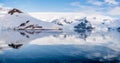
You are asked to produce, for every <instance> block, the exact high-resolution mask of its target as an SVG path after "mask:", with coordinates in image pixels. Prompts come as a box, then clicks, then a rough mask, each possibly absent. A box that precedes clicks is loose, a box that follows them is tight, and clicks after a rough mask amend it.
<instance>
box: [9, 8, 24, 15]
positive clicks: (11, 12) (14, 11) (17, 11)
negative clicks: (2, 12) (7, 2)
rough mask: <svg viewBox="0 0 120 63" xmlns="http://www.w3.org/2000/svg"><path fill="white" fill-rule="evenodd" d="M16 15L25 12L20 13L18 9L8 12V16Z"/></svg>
mask: <svg viewBox="0 0 120 63" xmlns="http://www.w3.org/2000/svg"><path fill="white" fill-rule="evenodd" d="M14 13H23V12H22V11H20V10H18V9H16V8H14V9H12V10H10V11H8V14H10V15H13V14H14Z"/></svg>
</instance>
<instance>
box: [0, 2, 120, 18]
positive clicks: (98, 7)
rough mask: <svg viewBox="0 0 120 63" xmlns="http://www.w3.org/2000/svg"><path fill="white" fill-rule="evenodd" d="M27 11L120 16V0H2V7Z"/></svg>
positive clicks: (0, 7)
mask: <svg viewBox="0 0 120 63" xmlns="http://www.w3.org/2000/svg"><path fill="white" fill-rule="evenodd" d="M2 8H17V9H21V10H24V11H26V12H83V13H88V14H92V13H96V14H105V15H112V16H120V0H0V9H2Z"/></svg>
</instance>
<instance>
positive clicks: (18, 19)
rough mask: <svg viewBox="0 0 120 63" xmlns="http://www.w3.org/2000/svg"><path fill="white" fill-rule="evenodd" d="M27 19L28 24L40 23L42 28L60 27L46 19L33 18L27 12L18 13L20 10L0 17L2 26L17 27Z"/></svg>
mask: <svg viewBox="0 0 120 63" xmlns="http://www.w3.org/2000/svg"><path fill="white" fill-rule="evenodd" d="M26 21H29V23H28V24H26V26H28V25H39V26H42V28H44V29H56V28H58V27H59V26H58V25H55V24H53V23H50V22H45V21H42V20H38V19H36V18H33V17H31V16H30V15H28V14H26V13H18V12H15V13H13V14H12V15H11V14H5V15H4V17H2V18H1V19H0V25H1V28H17V27H18V26H19V25H21V24H22V23H26ZM24 27H25V26H24Z"/></svg>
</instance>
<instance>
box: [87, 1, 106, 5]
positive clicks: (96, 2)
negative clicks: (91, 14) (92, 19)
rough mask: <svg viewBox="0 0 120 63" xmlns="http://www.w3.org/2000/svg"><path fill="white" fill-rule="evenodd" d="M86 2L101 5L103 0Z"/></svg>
mask: <svg viewBox="0 0 120 63" xmlns="http://www.w3.org/2000/svg"><path fill="white" fill-rule="evenodd" d="M88 3H90V4H93V5H98V6H101V5H103V4H104V2H101V1H98V0H89V1H88Z"/></svg>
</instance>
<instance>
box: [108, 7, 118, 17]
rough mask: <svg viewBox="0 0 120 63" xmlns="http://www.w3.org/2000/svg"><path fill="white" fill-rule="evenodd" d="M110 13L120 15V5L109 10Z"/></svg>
mask: <svg viewBox="0 0 120 63" xmlns="http://www.w3.org/2000/svg"><path fill="white" fill-rule="evenodd" d="M108 14H110V15H119V16H120V7H115V8H113V9H112V10H110V11H109V12H108Z"/></svg>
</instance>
